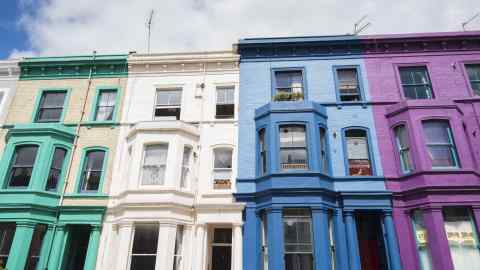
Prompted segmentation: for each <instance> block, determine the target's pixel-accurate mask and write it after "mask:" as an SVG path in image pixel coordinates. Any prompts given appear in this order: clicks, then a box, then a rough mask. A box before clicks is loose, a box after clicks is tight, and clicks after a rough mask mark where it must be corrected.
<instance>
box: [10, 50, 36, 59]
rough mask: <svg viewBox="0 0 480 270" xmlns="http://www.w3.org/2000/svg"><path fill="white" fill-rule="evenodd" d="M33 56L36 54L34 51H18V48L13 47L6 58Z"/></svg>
mask: <svg viewBox="0 0 480 270" xmlns="http://www.w3.org/2000/svg"><path fill="white" fill-rule="evenodd" d="M33 56H37V53H35V52H34V51H20V50H17V49H13V50H12V51H11V52H10V56H8V58H9V59H19V58H22V57H33Z"/></svg>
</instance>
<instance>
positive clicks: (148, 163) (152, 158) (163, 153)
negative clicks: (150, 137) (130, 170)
mask: <svg viewBox="0 0 480 270" xmlns="http://www.w3.org/2000/svg"><path fill="white" fill-rule="evenodd" d="M167 153H168V144H159V145H149V146H147V147H145V153H144V156H143V166H142V185H163V184H164V183H165V171H166V168H167Z"/></svg>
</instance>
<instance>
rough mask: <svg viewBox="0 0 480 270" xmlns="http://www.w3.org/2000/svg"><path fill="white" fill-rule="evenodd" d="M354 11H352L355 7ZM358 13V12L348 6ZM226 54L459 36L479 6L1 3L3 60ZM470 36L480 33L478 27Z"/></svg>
mask: <svg viewBox="0 0 480 270" xmlns="http://www.w3.org/2000/svg"><path fill="white" fill-rule="evenodd" d="M352 3H354V4H352ZM353 5H355V6H353ZM151 10H154V19H153V26H152V40H151V48H152V53H155V52H157V53H161V52H181V51H205V50H229V49H231V48H232V44H233V43H235V42H237V40H238V39H239V38H245V37H271V36H304V35H338V34H346V33H351V32H352V28H353V24H354V23H355V21H356V20H358V19H359V18H361V17H362V16H363V15H365V14H368V18H367V20H366V21H368V22H370V23H371V26H370V27H368V28H367V29H366V30H365V31H364V32H362V34H392V33H411V32H441V31H459V30H461V23H462V22H463V21H465V20H467V19H468V18H470V17H472V16H473V15H475V13H476V12H480V1H479V0H422V1H419V0H402V1H385V0H357V1H352V0H300V1H299V0H280V1H279V0H262V1H258V0H135V1H133V0H0V59H4V58H9V57H10V58H12V57H22V56H31V55H35V56H40V55H41V56H55V55H78V54H89V53H91V52H92V51H93V50H96V51H98V52H99V53H128V52H129V51H137V52H145V50H146V47H147V46H146V44H147V42H146V34H147V31H146V28H145V22H146V19H147V16H148V14H149V13H150V12H151ZM468 29H469V30H480V19H477V20H476V21H473V22H472V23H471V24H470V25H469V26H468Z"/></svg>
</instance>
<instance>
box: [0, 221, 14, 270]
mask: <svg viewBox="0 0 480 270" xmlns="http://www.w3.org/2000/svg"><path fill="white" fill-rule="evenodd" d="M14 235H15V223H0V269H2V267H3V269H6V265H7V261H8V255H9V253H10V248H11V246H12V241H13V236H14Z"/></svg>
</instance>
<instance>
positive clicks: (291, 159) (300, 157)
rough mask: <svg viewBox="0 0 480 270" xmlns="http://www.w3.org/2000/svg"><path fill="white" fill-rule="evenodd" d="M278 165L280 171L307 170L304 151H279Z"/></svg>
mask: <svg viewBox="0 0 480 270" xmlns="http://www.w3.org/2000/svg"><path fill="white" fill-rule="evenodd" d="M280 163H281V164H280V165H281V167H282V169H284V170H289V169H307V168H308V165H307V150H306V149H280Z"/></svg>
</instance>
